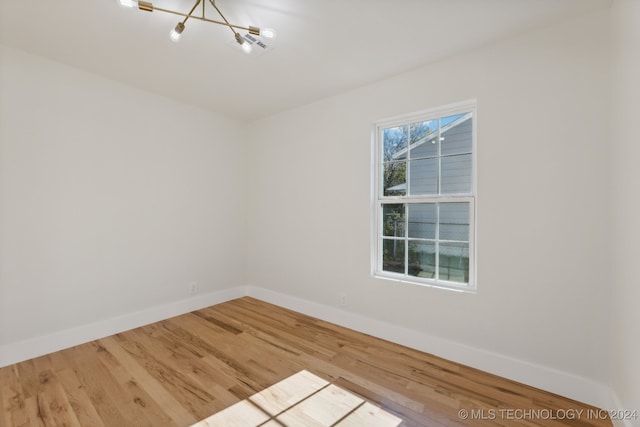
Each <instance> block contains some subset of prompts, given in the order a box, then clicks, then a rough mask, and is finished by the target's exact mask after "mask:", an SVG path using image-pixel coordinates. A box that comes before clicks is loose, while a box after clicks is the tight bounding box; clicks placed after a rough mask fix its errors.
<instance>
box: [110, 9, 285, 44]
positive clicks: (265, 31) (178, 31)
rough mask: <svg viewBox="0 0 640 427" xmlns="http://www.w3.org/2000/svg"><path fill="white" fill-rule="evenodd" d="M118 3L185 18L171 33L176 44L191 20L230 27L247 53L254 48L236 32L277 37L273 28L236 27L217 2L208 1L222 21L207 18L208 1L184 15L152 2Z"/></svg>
mask: <svg viewBox="0 0 640 427" xmlns="http://www.w3.org/2000/svg"><path fill="white" fill-rule="evenodd" d="M118 2H119V3H120V5H121V6H124V7H129V8H134V7H136V6H137V7H138V9H140V10H144V11H146V12H154V11H158V12H165V13H171V14H173V15H178V16H181V17H183V18H184V19H183V20H182V21H180V22H178V24H177V25H176V26H175V28H173V29H172V30H171V32H170V33H169V38H170V39H171V41H174V42H176V43H177V42H178V41H180V38H181V37H182V33H183V32H184V29H185V24H186V23H187V21H188V20H189V19H197V20H199V21H204V22H210V23H212V24H218V25H223V26H225V27H228V28H229V29H230V30H231V31H232V32H233V36H234V37H235V40H236V42H238V44H239V45H240V46H241V47H242V50H243V51H244V52H245V53H251V51H252V49H253V48H252V46H251V43H249V41H247V40H246V39H245V37H243V36H242V35H240V33H238V31H236V30H245V31H248V32H249V34H251V35H254V36H261V37H264V38H268V39H271V38H274V37H275V36H276V32H275V30H273V29H272V28H258V27H253V26H248V27H243V26H241V25H234V24H231V23H229V21H228V20H227V18H225V16H224V15H223V14H222V12H221V11H220V9H218V6H217V5H216V0H208V2H209V3H210V4H211V6H213V8H214V9H215V10H216V12H218V15H220V17H221V18H222V21H218V20H215V19H209V18H207V17H206V15H205V5H206V3H207V0H196V2H195V4H194V5H193V7H192V8H191V10H190V11H189V13H183V12H178V11H175V10H169V9H164V8H161V7H156V6H154V5H153V4H152V3H151V2H148V1H143V0H118ZM200 4H202V9H201V12H200V13H199V14H196V15H194V12H195V11H196V9H198V6H199V5H200Z"/></svg>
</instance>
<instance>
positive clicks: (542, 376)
mask: <svg viewBox="0 0 640 427" xmlns="http://www.w3.org/2000/svg"><path fill="white" fill-rule="evenodd" d="M245 295H248V296H251V297H254V298H257V299H260V300H263V301H266V302H269V303H272V304H275V305H278V306H280V307H284V308H288V309H290V310H294V311H297V312H300V313H303V314H306V315H309V316H313V317H316V318H319V319H322V320H325V321H327V322H331V323H335V324H338V325H340V326H344V327H347V328H350V329H354V330H356V331H359V332H363V333H366V334H369V335H372V336H375V337H378V338H382V339H385V340H388V341H392V342H395V343H398V344H402V345H405V346H407V347H411V348H415V349H417V350H421V351H424V352H426V353H430V354H433V355H436V356H439V357H443V358H445V359H448V360H451V361H454V362H457V363H461V364H464V365H467V366H471V367H473V368H477V369H480V370H483V371H487V372H490V373H492V374H495V375H499V376H501V377H505V378H508V379H511V380H513V381H518V382H521V383H524V384H528V385H530V386H533V387H537V388H540V389H542V390H546V391H549V392H552V393H556V394H559V395H561V396H565V397H568V398H571V399H575V400H578V401H580V402H584V403H588V404H591V405H594V406H597V407H599V408H603V409H607V410H609V409H618V408H621V406H620V403H619V400H618V399H617V397H616V396H615V394H614V393H613V392H612V390H611V389H610V388H609V387H607V386H606V385H603V384H600V383H598V382H596V381H593V380H590V379H588V378H583V377H580V376H577V375H574V374H570V373H567V372H563V371H559V370H556V369H553V368H549V367H545V366H540V365H536V364H532V363H530V362H526V361H523V360H519V359H515V358H511V357H508V356H504V355H501V354H497V353H492V352H490V351H487V350H483V349H479V348H475V347H470V346H467V345H465V344H461V343H458V342H454V341H450V340H446V339H443V338H439V337H435V336H432V335H429V334H425V333H423V332H420V331H416V330H412V329H409V328H405V327H403V326H398V325H394V324H390V323H386V322H381V321H379V320H375V319H371V318H368V317H365V316H361V315H359V314H355V313H351V312H348V311H345V310H341V309H338V308H334V307H330V306H326V305H322V304H318V303H315V302H312V301H308V300H305V299H301V298H297V297H293V296H290V295H286V294H281V293H278V292H274V291H270V290H267V289H263V288H260V287H255V286H246V287H245V286H239V287H235V288H230V289H226V290H222V291H217V292H212V293H208V294H202V295H197V296H194V297H191V298H187V299H184V300H180V301H176V302H174V303H170V304H166V305H163V306H156V307H151V308H149V309H147V310H142V311H139V312H135V313H131V314H127V315H124V316H119V317H115V318H112V319H106V320H102V321H99V322H95V323H91V324H87V325H82V326H79V327H76V328H72V329H67V330H63V331H59V332H55V333H53V334H49V335H45V336H40V337H35V338H31V339H28V340H24V341H20V342H17V343H12V344H8V345H3V346H0V367H3V366H7V365H11V364H13V363H18V362H21V361H23V360H27V359H31V358H34V357H38V356H41V355H44V354H47V353H52V352H55V351H59V350H62V349H65V348H69V347H72V346H74V345H79V344H82V343H86V342H89V341H92V340H95V339H99V338H103V337H106V336H109V335H113V334H117V333H120V332H123V331H127V330H130V329H133V328H137V327H140V326H143V325H147V324H149V323H153V322H157V321H160V320H164V319H168V318H170V317H173V316H178V315H180V314H184V313H188V312H191V311H194V310H198V309H201V308H204V307H209V306H211V305H215V304H220V303H223V302H226V301H229V300H232V299H235V298H239V297H242V296H245ZM615 426H616V427H632V426H631V423H625V422H622V423H616V424H615Z"/></svg>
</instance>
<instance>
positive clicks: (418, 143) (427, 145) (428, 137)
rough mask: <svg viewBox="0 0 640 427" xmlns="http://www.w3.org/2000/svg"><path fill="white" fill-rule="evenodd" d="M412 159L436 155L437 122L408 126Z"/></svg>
mask: <svg viewBox="0 0 640 427" xmlns="http://www.w3.org/2000/svg"><path fill="white" fill-rule="evenodd" d="M409 135H410V141H409V142H410V147H411V154H410V157H411V158H412V159H419V158H424V157H436V156H437V155H438V145H437V144H436V142H437V137H438V120H429V121H426V122H418V123H413V124H411V125H410V126H409Z"/></svg>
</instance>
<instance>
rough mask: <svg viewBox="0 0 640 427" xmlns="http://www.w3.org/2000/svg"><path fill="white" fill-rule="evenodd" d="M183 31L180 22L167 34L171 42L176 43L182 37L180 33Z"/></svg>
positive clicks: (182, 25)
mask: <svg viewBox="0 0 640 427" xmlns="http://www.w3.org/2000/svg"><path fill="white" fill-rule="evenodd" d="M183 31H184V24H183V23H182V22H178V25H176V27H175V28H174V29H173V30H171V32H170V33H169V38H170V39H171V41H172V42H175V43H178V42H179V41H180V38H181V37H182V32H183Z"/></svg>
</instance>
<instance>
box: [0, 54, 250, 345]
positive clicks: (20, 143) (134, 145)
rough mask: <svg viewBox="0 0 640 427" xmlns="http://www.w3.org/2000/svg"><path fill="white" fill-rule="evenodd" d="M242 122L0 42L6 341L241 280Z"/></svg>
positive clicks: (0, 305)
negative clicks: (194, 285) (192, 287)
mask: <svg viewBox="0 0 640 427" xmlns="http://www.w3.org/2000/svg"><path fill="white" fill-rule="evenodd" d="M241 132H242V127H241V126H240V124H239V123H236V122H235V121H231V120H228V119H225V118H222V117H220V116H216V115H214V114H212V113H209V112H206V111H203V110H200V109H197V108H194V107H191V106H187V105H184V104H180V103H178V102H175V101H171V100H168V99H166V98H163V97H160V96H156V95H153V94H149V93H146V92H143V91H140V90H137V89H134V88H131V87H127V86H124V85H121V84H118V83H115V82H113V81H109V80H106V79H103V78H101V77H98V76H96V75H92V74H89V73H85V72H83V71H80V70H78V69H75V68H70V67H67V66H64V65H61V64H58V63H55V62H51V61H49V60H45V59H43V58H39V57H34V56H31V55H28V54H26V53H23V52H20V51H16V50H13V49H10V48H7V47H3V46H1V45H0V348H2V345H9V344H13V343H16V342H20V341H23V340H27V339H30V338H34V337H38V336H42V335H47V334H51V333H55V332H59V331H62V330H66V329H69V328H74V327H77V326H81V325H86V324H89V323H91V322H97V321H100V320H103V319H111V318H114V317H117V316H121V315H126V314H129V313H133V312H136V311H140V310H146V309H148V308H149V307H154V306H162V305H164V304H168V303H171V302H175V301H176V300H180V299H183V298H187V297H188V296H189V291H188V287H189V284H190V282H192V281H197V282H198V284H199V287H200V292H202V293H204V292H211V291H215V290H218V289H226V288H229V287H233V286H238V285H240V284H243V283H244V282H245V276H244V270H245V263H244V258H245V257H244V254H245V246H246V235H245V222H246V221H245V217H244V212H245V211H246V202H245V197H244V195H245V194H246V187H245V184H246V179H245V170H244V168H243V165H244V163H243V161H242V159H243V158H244V156H245V149H244V148H243V144H242V143H241V141H242V138H241V135H242V133H241ZM238 194H240V197H238Z"/></svg>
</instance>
